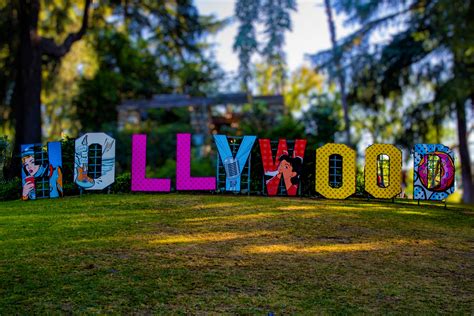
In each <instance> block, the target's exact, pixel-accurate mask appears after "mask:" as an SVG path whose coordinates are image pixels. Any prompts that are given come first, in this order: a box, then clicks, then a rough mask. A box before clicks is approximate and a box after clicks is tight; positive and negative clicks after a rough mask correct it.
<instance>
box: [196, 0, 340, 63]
mask: <svg viewBox="0 0 474 316" xmlns="http://www.w3.org/2000/svg"><path fill="white" fill-rule="evenodd" d="M235 2H236V1H235V0H195V4H196V6H197V8H198V10H199V12H200V13H201V14H204V15H210V14H213V15H215V16H216V17H217V18H219V19H224V18H229V17H233V16H234V6H235ZM297 4H298V10H297V12H294V13H293V14H292V16H291V19H292V23H293V30H292V31H291V32H287V33H286V36H285V38H286V43H285V52H286V54H287V63H288V67H289V70H290V71H292V70H295V69H296V68H298V67H299V66H301V65H303V64H304V62H305V61H306V62H308V60H307V59H305V54H311V53H315V52H318V51H320V50H324V49H327V48H330V47H331V43H330V38H329V29H328V23H327V18H326V13H325V10H324V5H323V0H299V1H297ZM335 20H336V28H337V33H338V34H337V36H338V38H341V37H342V36H344V35H346V34H348V33H349V28H345V27H344V25H343V18H342V17H336V18H335ZM237 28H238V23H237V21H235V20H234V21H233V22H232V23H231V24H230V25H229V26H227V27H226V28H224V29H223V30H222V31H220V32H219V33H218V34H217V35H215V36H211V38H210V39H209V41H210V42H211V43H215V44H216V47H215V55H216V58H217V61H218V62H219V64H220V65H221V67H222V68H223V69H224V70H225V71H227V72H236V71H237V68H238V65H239V61H238V58H237V54H235V53H234V52H233V50H232V46H233V44H234V39H235V36H236V34H237Z"/></svg>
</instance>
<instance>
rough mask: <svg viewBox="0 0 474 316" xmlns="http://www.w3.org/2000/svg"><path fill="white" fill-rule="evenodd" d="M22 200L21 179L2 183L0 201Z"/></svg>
mask: <svg viewBox="0 0 474 316" xmlns="http://www.w3.org/2000/svg"><path fill="white" fill-rule="evenodd" d="M20 198H21V179H20V178H14V179H12V180H8V181H7V180H1V181H0V201H10V200H19V199H20Z"/></svg>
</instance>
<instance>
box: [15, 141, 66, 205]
mask: <svg viewBox="0 0 474 316" xmlns="http://www.w3.org/2000/svg"><path fill="white" fill-rule="evenodd" d="M42 147H43V146H42V145H41V144H27V145H21V166H22V168H21V180H22V181H21V182H22V194H21V198H22V200H24V201H26V200H36V199H37V198H57V197H62V196H63V174H62V155H61V143H60V142H51V143H48V146H47V147H48V151H47V152H45V151H44V150H43V148H42Z"/></svg>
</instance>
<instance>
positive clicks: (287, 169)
mask: <svg viewBox="0 0 474 316" xmlns="http://www.w3.org/2000/svg"><path fill="white" fill-rule="evenodd" d="M278 173H281V174H282V175H283V177H284V178H292V177H294V176H295V175H296V172H294V171H293V166H292V165H291V164H290V163H289V162H288V161H286V160H283V161H282V162H281V163H280V165H279V166H278Z"/></svg>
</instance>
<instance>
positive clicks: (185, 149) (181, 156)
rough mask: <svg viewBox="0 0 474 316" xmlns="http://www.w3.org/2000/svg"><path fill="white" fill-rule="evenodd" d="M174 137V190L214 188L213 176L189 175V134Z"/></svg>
mask: <svg viewBox="0 0 474 316" xmlns="http://www.w3.org/2000/svg"><path fill="white" fill-rule="evenodd" d="M176 139H177V144H176V149H177V152H176V190H202V191H207V190H209V191H211V190H215V189H216V178H215V177H191V134H177V135H176Z"/></svg>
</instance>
